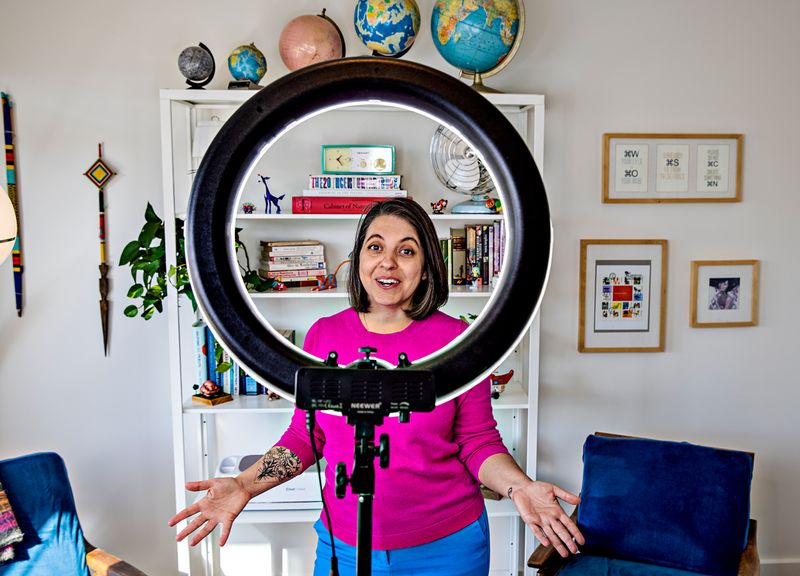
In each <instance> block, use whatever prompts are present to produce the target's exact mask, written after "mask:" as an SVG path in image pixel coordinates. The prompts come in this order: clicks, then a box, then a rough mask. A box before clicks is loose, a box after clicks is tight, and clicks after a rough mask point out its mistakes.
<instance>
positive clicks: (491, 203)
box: [486, 198, 503, 214]
mask: <svg viewBox="0 0 800 576" xmlns="http://www.w3.org/2000/svg"><path fill="white" fill-rule="evenodd" d="M486 207H487V208H489V209H490V210H493V211H494V212H495V213H496V214H502V213H503V203H502V202H500V198H488V199H487V200H486Z"/></svg>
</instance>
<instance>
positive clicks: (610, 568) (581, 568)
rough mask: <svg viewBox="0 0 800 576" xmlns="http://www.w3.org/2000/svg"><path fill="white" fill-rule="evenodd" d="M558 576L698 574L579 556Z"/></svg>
mask: <svg viewBox="0 0 800 576" xmlns="http://www.w3.org/2000/svg"><path fill="white" fill-rule="evenodd" d="M558 576H698V574H697V572H688V571H686V570H679V569H677V568H667V567H666V566H658V565H654V564H642V563H641V562H631V561H630V560H619V559H617V558H606V557H605V556H592V555H591V554H579V555H578V556H575V557H573V558H572V559H571V560H570V561H569V563H568V564H567V565H566V566H564V567H563V568H562V569H561V570H560V571H559V573H558Z"/></svg>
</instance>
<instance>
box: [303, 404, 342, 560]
mask: <svg viewBox="0 0 800 576" xmlns="http://www.w3.org/2000/svg"><path fill="white" fill-rule="evenodd" d="M314 427H315V420H314V410H307V411H306V428H308V438H309V440H310V441H311V452H312V453H313V454H314V464H315V465H316V467H317V482H318V483H319V497H320V500H322V512H323V513H324V514H325V520H327V521H328V534H330V537H331V576H339V560H338V558H336V543H335V542H334V540H333V524H331V515H330V512H328V506H327V505H326V504H325V494H324V493H323V492H322V469H321V468H320V465H319V454H318V453H317V443H316V442H315V441H314V440H315V439H314Z"/></svg>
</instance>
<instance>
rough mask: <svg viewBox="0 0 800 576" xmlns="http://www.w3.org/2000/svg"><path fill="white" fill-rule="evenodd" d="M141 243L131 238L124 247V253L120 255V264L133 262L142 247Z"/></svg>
mask: <svg viewBox="0 0 800 576" xmlns="http://www.w3.org/2000/svg"><path fill="white" fill-rule="evenodd" d="M141 246H142V245H141V244H139V241H138V240H131V241H130V242H128V243H127V244H126V245H125V248H123V249H122V255H121V256H120V257H119V265H120V266H124V265H125V264H127V263H129V262H131V261H132V260H133V259H134V257H135V256H136V255H137V254H138V253H139V248H141Z"/></svg>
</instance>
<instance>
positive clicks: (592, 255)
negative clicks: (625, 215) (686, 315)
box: [578, 240, 667, 352]
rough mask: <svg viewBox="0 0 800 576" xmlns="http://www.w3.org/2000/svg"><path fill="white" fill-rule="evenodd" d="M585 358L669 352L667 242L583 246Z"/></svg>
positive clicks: (581, 343) (591, 242)
mask: <svg viewBox="0 0 800 576" xmlns="http://www.w3.org/2000/svg"><path fill="white" fill-rule="evenodd" d="M579 281H580V313H579V321H578V351H579V352H663V351H664V333H665V328H666V321H665V318H666V316H665V315H666V290H667V241H666V240H581V254H580V278H579Z"/></svg>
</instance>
